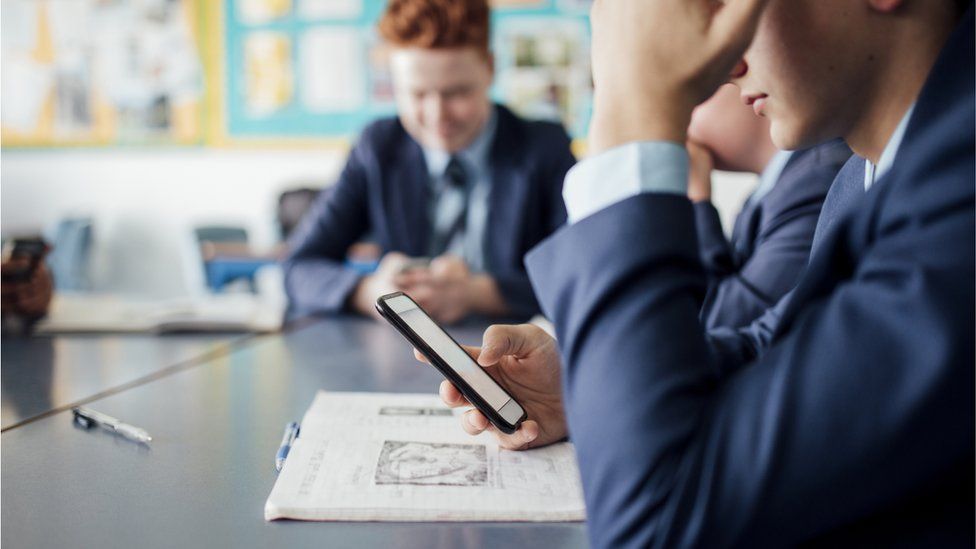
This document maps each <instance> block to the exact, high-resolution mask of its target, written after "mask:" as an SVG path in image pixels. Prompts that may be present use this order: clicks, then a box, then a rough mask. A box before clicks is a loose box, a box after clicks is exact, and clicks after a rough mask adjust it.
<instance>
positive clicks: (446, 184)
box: [429, 156, 468, 257]
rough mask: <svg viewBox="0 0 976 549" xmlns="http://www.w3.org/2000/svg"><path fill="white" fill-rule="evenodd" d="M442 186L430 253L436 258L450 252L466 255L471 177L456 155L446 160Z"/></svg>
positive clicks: (440, 187) (435, 212)
mask: <svg viewBox="0 0 976 549" xmlns="http://www.w3.org/2000/svg"><path fill="white" fill-rule="evenodd" d="M439 189H440V193H439V196H438V197H437V208H436V209H435V211H434V223H433V228H434V233H433V237H432V238H431V239H430V248H429V253H430V256H431V257H437V256H439V255H442V254H444V253H448V252H449V253H453V254H455V255H459V256H462V257H463V256H464V233H465V221H466V220H467V210H468V176H467V173H466V172H465V169H464V166H463V165H461V161H460V160H458V157H457V156H452V157H451V160H450V162H448V163H447V168H446V169H445V170H444V175H443V177H442V178H441V185H440V186H439Z"/></svg>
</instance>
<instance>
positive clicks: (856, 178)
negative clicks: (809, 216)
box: [810, 155, 864, 257]
mask: <svg viewBox="0 0 976 549" xmlns="http://www.w3.org/2000/svg"><path fill="white" fill-rule="evenodd" d="M862 196H864V159H863V158H861V157H859V156H856V155H854V156H851V158H850V160H848V161H847V163H846V164H844V167H843V168H841V169H840V171H839V172H837V177H835V178H834V182H833V183H831V184H830V190H829V191H827V198H825V199H824V203H823V207H822V208H821V209H820V217H819V218H818V219H817V228H816V229H815V230H814V232H813V243H812V244H811V245H810V256H811V257H812V256H813V253H814V252H815V251H816V250H817V247H818V246H819V245H820V243H821V242H823V238H824V236H826V235H827V234H828V233H829V231H830V229H831V228H832V227H833V225H834V224H835V223H836V222H837V220H838V219H840V217H841V215H843V213H844V212H846V211H847V210H848V208H850V207H851V205H852V204H854V203H856V202H857V201H858V199H860V198H861V197H862Z"/></svg>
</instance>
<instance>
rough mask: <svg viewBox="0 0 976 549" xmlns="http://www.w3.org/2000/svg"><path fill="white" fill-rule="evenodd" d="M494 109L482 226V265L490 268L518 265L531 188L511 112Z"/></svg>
mask: <svg viewBox="0 0 976 549" xmlns="http://www.w3.org/2000/svg"><path fill="white" fill-rule="evenodd" d="M496 108H497V109H498V128H497V129H496V131H495V138H494V142H493V144H492V149H491V191H490V192H489V199H488V226H487V227H486V228H485V248H484V249H485V259H486V265H485V268H486V269H488V270H491V271H494V272H497V271H498V270H499V269H502V268H504V267H505V266H506V265H512V264H513V263H512V261H513V258H514V261H515V263H514V264H517V265H521V263H522V261H521V258H520V257H515V256H518V255H520V252H519V250H520V248H519V246H520V241H521V238H522V232H523V227H522V225H523V223H524V222H525V220H524V219H523V218H524V216H523V215H522V212H523V210H524V209H525V202H526V200H527V198H528V193H529V191H530V190H531V184H530V174H529V173H527V172H528V170H526V169H525V168H524V167H523V166H521V163H522V155H521V154H520V152H519V140H520V137H519V136H518V135H517V132H515V131H514V130H515V128H514V124H513V120H512V115H511V114H510V113H509V112H508V111H506V110H505V109H504V108H503V107H496Z"/></svg>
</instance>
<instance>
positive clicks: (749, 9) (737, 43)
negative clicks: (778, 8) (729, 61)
mask: <svg viewBox="0 0 976 549" xmlns="http://www.w3.org/2000/svg"><path fill="white" fill-rule="evenodd" d="M767 2H768V0H728V1H727V2H725V5H724V6H722V8H721V9H719V10H718V12H717V13H716V14H715V18H714V19H713V21H712V27H713V29H714V31H715V36H716V38H717V39H718V40H720V41H721V42H722V43H723V44H726V45H728V46H730V47H732V49H734V50H736V51H735V53H734V54H735V55H736V56H738V55H741V54H742V53H743V52H744V51H745V49H746V48H747V47H748V46H749V44H750V43H751V42H752V37H753V35H755V34H756V27H757V26H758V25H759V18H760V17H761V16H762V13H763V10H764V9H765V8H766V3H767Z"/></svg>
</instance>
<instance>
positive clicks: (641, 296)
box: [527, 10, 976, 547]
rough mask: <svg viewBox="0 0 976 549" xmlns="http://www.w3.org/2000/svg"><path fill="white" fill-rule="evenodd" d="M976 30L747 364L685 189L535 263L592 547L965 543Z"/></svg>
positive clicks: (934, 74) (609, 221)
mask: <svg viewBox="0 0 976 549" xmlns="http://www.w3.org/2000/svg"><path fill="white" fill-rule="evenodd" d="M974 26H976V25H974V20H973V15H972V10H970V11H969V13H968V14H967V16H966V17H965V18H964V20H963V21H962V23H961V24H960V27H959V28H958V29H957V31H956V32H955V33H954V34H953V36H952V37H951V38H950V39H949V41H948V42H947V44H946V45H945V46H944V48H943V51H942V53H941V55H940V57H939V59H938V61H937V63H936V65H935V66H934V68H933V69H932V71H931V73H930V74H929V77H928V79H927V82H926V83H925V86H924V88H923V89H922V92H921V94H920V96H919V98H918V101H917V103H916V105H915V110H914V112H913V114H912V117H911V119H910V121H909V124H908V128H907V131H906V133H905V137H904V141H903V142H902V144H901V147H900V150H899V153H898V155H897V157H896V159H895V161H894V165H893V166H892V168H891V170H890V171H889V172H888V173H886V174H885V175H884V176H883V177H881V178H880V179H879V180H878V181H877V182H876V183H875V184H874V185H873V186H872V187H871V189H870V190H869V191H868V192H866V193H865V194H864V196H862V197H860V198H859V199H858V200H857V202H856V204H854V207H852V208H850V209H848V210H846V211H845V212H844V213H843V214H841V216H840V218H838V219H837V220H836V221H835V222H834V224H833V226H832V227H831V228H830V229H829V230H828V231H827V232H826V234H825V235H824V237H823V238H824V240H823V242H822V244H821V245H820V246H819V247H818V249H817V250H816V251H815V253H814V254H813V255H812V256H811V261H810V264H809V267H808V269H807V271H806V273H805V274H804V275H803V277H802V278H801V280H800V282H799V284H798V285H797V287H796V288H795V289H794V290H793V294H792V298H791V299H790V300H789V303H788V304H787V306H786V307H785V310H784V312H783V316H782V320H781V322H780V323H779V326H778V328H777V330H776V332H775V334H774V336H773V340H772V342H771V344H770V346H769V348H768V349H766V351H765V352H764V353H763V354H762V356H760V357H759V358H758V359H757V360H756V361H754V362H753V363H751V364H749V365H748V367H741V368H738V369H734V370H731V371H728V372H720V371H719V370H718V369H717V368H716V366H715V363H714V358H713V356H712V354H711V352H710V350H709V347H708V345H707V343H706V340H705V334H704V332H703V328H702V326H701V323H700V322H699V319H698V312H699V308H700V303H701V301H700V300H701V297H702V294H703V293H704V289H705V283H706V280H705V275H704V271H703V269H702V267H701V261H700V259H699V253H698V247H697V242H696V239H695V237H694V234H695V233H694V231H695V225H694V212H693V209H692V207H691V203H690V202H689V201H688V200H687V199H686V198H684V197H681V196H677V195H674V194H664V193H648V194H642V195H639V196H635V197H632V198H629V199H627V200H624V201H621V202H619V203H617V204H615V205H613V206H610V207H608V208H606V209H604V210H602V211H600V212H598V213H596V214H594V215H592V216H590V217H587V218H585V219H583V220H581V221H579V222H578V223H575V224H573V225H570V226H567V227H566V228H563V229H561V230H560V231H558V232H557V233H556V234H555V235H553V236H552V237H550V238H549V239H548V240H547V241H545V242H544V243H543V244H542V245H540V246H539V247H538V248H537V249H535V250H533V251H532V252H531V253H530V254H529V256H528V258H527V262H528V266H529V273H530V276H531V279H532V281H533V284H534V287H535V288H536V291H537V293H538V295H539V300H540V303H542V306H543V310H544V311H545V312H546V313H548V315H549V317H550V318H551V319H552V320H553V321H554V323H555V326H556V332H557V334H558V336H559V347H560V350H561V353H562V357H563V363H564V372H563V380H564V381H563V382H564V384H565V387H564V394H565V405H566V410H567V419H568V424H569V430H570V434H571V436H572V438H573V441H574V443H575V445H576V451H577V455H578V458H579V467H580V473H581V476H582V481H583V488H584V495H585V498H586V504H587V517H588V521H589V525H588V528H587V530H588V533H589V535H590V538H591V541H592V543H593V545H594V546H595V547H652V546H653V547H675V546H702V547H722V546H730V545H731V546H752V547H764V546H771V545H775V546H791V545H796V544H799V543H802V542H806V543H808V544H810V545H823V546H830V547H836V546H845V545H859V546H879V545H880V546H888V545H907V546H918V547H946V546H966V547H972V546H973V543H974V541H976V540H974V514H976V507H974V481H976V479H974V471H973V463H974V459H976V455H974V443H976V440H974V431H976V424H974V413H973V409H974V407H976V395H974V385H976V376H974V370H976V354H974V348H976V336H974V334H976V315H974V310H976V290H974V288H976V257H974V248H976V238H974V233H976V212H974V201H976V193H974V189H976V177H974V173H976V162H974V149H976V138H974V127H976V115H974V102H976V101H974V100H976V94H974V81H976V75H974V70H973V69H974V65H976V58H974V39H973V27H974ZM647 235H655V236H654V238H650V239H648V238H647ZM634 242H642V243H645V244H644V245H642V246H637V247H635V246H634Z"/></svg>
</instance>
